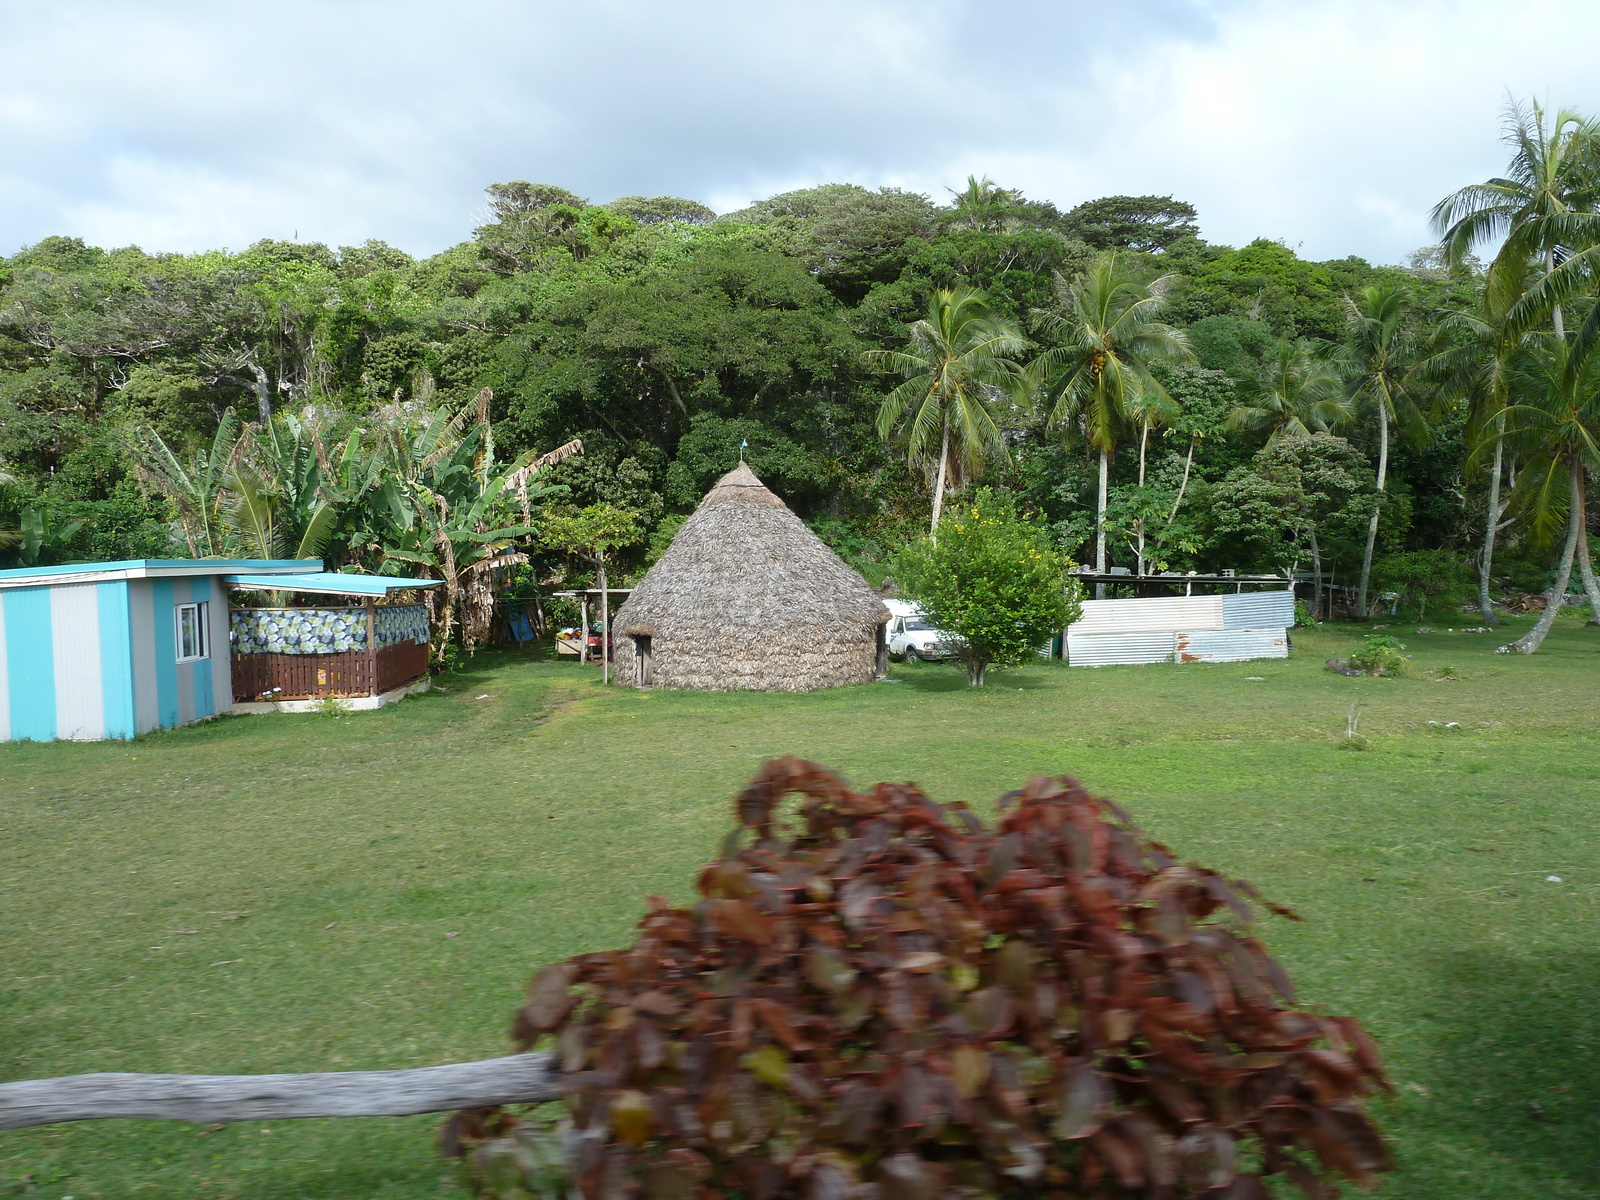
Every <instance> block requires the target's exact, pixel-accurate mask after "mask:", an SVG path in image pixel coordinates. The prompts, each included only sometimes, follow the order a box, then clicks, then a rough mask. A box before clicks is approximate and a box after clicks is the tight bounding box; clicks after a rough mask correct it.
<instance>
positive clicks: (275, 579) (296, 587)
mask: <svg viewBox="0 0 1600 1200" xmlns="http://www.w3.org/2000/svg"><path fill="white" fill-rule="evenodd" d="M319 565H320V564H319ZM222 582H223V583H225V584H227V585H228V586H229V587H237V588H255V589H257V590H259V591H273V592H319V593H323V594H326V595H330V596H387V595H388V594H389V593H390V592H403V591H407V590H408V589H410V588H431V587H438V586H439V585H440V584H441V583H442V582H444V581H443V580H441V579H401V578H399V577H397V576H394V575H341V574H338V573H336V572H333V571H314V572H311V573H309V574H304V575H270V574H268V575H263V574H249V575H224V576H223V577H222Z"/></svg>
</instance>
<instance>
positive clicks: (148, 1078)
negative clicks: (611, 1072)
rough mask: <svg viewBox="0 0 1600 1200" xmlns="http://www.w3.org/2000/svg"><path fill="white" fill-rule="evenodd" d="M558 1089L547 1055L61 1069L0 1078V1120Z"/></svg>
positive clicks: (434, 1102) (211, 1115)
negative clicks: (370, 1063) (177, 1070)
mask: <svg viewBox="0 0 1600 1200" xmlns="http://www.w3.org/2000/svg"><path fill="white" fill-rule="evenodd" d="M560 1095H561V1089H560V1083H559V1075H558V1068H557V1067H556V1065H555V1063H554V1061H553V1056H552V1055H549V1054H513V1055H510V1056H509V1057H506V1058H490V1059H485V1060H483V1061H481V1062H469V1063H450V1064H449V1065H447V1066H442V1067H420V1068H417V1069H414V1070H407V1071H331V1072H326V1073H322V1074H315V1075H129V1074H121V1073H117V1074H109V1073H108V1074H97V1075H67V1076H64V1077H62V1078H59V1079H29V1080H24V1081H22V1082H20V1083H0V1129H26V1128H28V1127H29V1126H33V1125H53V1124H55V1123H57V1122H60V1121H94V1120H100V1119H103V1118H107V1117H138V1118H143V1119H147V1120H168V1121H194V1122H197V1123H202V1124H210V1123H213V1122H226V1121H281V1120H287V1119H290V1118H295V1117H405V1116H410V1115H412V1114H414V1113H427V1112H449V1111H452V1110H454V1109H458V1108H480V1107H483V1106H484V1105H488V1104H524V1103H531V1102H533V1101H538V1100H556V1099H559V1098H560Z"/></svg>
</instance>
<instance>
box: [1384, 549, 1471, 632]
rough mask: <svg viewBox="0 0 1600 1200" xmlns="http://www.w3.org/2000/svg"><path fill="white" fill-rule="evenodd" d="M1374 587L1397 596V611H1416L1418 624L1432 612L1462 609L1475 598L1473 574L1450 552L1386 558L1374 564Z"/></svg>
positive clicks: (1432, 551) (1418, 551)
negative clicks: (1394, 593) (1473, 595)
mask: <svg viewBox="0 0 1600 1200" xmlns="http://www.w3.org/2000/svg"><path fill="white" fill-rule="evenodd" d="M1372 580H1373V585H1374V586H1375V587H1376V588H1377V590H1378V591H1380V592H1397V593H1398V594H1399V597H1400V598H1399V600H1398V601H1396V605H1395V607H1396V610H1397V611H1400V610H1404V609H1409V608H1412V607H1415V609H1416V613H1417V620H1418V622H1422V621H1426V620H1427V619H1428V613H1429V611H1430V610H1431V611H1433V612H1435V613H1440V612H1445V611H1448V610H1451V609H1455V608H1459V607H1460V606H1461V605H1462V603H1464V602H1465V601H1467V600H1469V599H1470V598H1471V597H1472V592H1473V582H1472V570H1471V568H1470V567H1469V566H1468V565H1467V563H1466V562H1465V561H1464V560H1463V559H1462V558H1461V557H1460V556H1459V555H1457V554H1454V553H1452V552H1451V551H1449V550H1411V551H1407V552H1406V553H1404V554H1385V555H1384V556H1383V557H1382V558H1380V559H1378V560H1377V561H1376V562H1375V563H1373V564H1372Z"/></svg>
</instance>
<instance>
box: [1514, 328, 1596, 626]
mask: <svg viewBox="0 0 1600 1200" xmlns="http://www.w3.org/2000/svg"><path fill="white" fill-rule="evenodd" d="M1530 342H1531V343H1532V344H1530V345H1525V346H1523V347H1520V348H1519V349H1518V351H1517V353H1516V354H1515V355H1514V356H1513V358H1512V362H1511V367H1510V371H1509V377H1510V392H1511V394H1512V395H1513V396H1514V397H1515V398H1516V399H1515V402H1514V403H1512V404H1509V405H1507V406H1506V408H1505V409H1504V411H1503V413H1502V414H1501V415H1502V418H1503V421H1504V425H1505V436H1506V438H1507V439H1508V441H1510V442H1511V444H1513V445H1515V446H1518V447H1519V448H1520V451H1521V453H1522V454H1523V455H1524V456H1525V464H1524V466H1523V468H1522V471H1521V473H1520V474H1519V476H1518V478H1517V483H1516V486H1515V488H1513V489H1512V498H1511V499H1512V504H1513V505H1514V506H1517V507H1519V508H1521V509H1523V510H1524V511H1525V512H1526V513H1527V517H1528V522H1529V526H1530V529H1531V532H1532V534H1533V536H1534V538H1535V539H1540V538H1548V537H1549V536H1550V535H1551V534H1553V533H1554V531H1555V529H1556V527H1557V526H1559V525H1560V524H1561V523H1562V521H1563V518H1564V519H1565V525H1566V530H1565V536H1564V538H1563V539H1562V549H1561V555H1560V557H1559V558H1558V559H1557V562H1556V578H1555V584H1554V587H1553V588H1552V589H1551V591H1550V598H1549V602H1548V603H1547V604H1546V605H1545V610H1544V613H1543V615H1541V616H1540V618H1539V620H1538V622H1537V623H1536V624H1535V625H1534V627H1533V628H1532V629H1530V630H1529V631H1528V632H1527V633H1526V634H1524V635H1523V636H1522V637H1520V638H1518V639H1517V640H1516V641H1515V642H1512V643H1510V644H1509V645H1506V646H1502V647H1500V649H1501V650H1502V651H1504V652H1507V653H1516V654H1532V653H1533V652H1534V651H1535V650H1537V649H1538V648H1539V645H1540V643H1542V642H1543V641H1544V639H1545V635H1546V634H1548V633H1549V632H1550V627H1551V625H1552V624H1554V622H1555V617H1556V612H1557V611H1558V610H1559V609H1560V607H1561V598H1562V596H1564V595H1565V594H1566V591H1567V584H1568V583H1569V582H1570V581H1571V579H1572V563H1573V559H1574V557H1575V556H1576V553H1577V550H1578V544H1579V537H1580V533H1581V531H1582V529H1583V527H1584V524H1585V523H1586V519H1587V513H1586V511H1585V494H1584V493H1585V483H1586V478H1587V475H1588V472H1590V471H1594V470H1597V469H1600V349H1597V348H1596V347H1594V346H1590V347H1589V348H1588V349H1586V350H1580V349H1579V348H1578V347H1576V346H1575V345H1574V343H1573V342H1572V340H1570V339H1567V338H1560V337H1556V336H1555V335H1554V334H1553V333H1550V334H1539V335H1537V336H1536V337H1534V338H1532V339H1530Z"/></svg>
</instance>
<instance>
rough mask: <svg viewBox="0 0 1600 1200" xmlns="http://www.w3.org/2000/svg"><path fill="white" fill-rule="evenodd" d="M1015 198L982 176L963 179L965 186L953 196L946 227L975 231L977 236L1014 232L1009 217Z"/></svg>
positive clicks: (1015, 221)
mask: <svg viewBox="0 0 1600 1200" xmlns="http://www.w3.org/2000/svg"><path fill="white" fill-rule="evenodd" d="M1018 198H1019V197H1018V194H1017V193H1016V192H1015V191H1013V190H1011V189H1010V188H1003V187H1001V186H1000V185H999V184H997V183H996V182H995V181H994V180H992V179H990V178H989V177H988V176H987V175H985V176H984V177H983V178H982V179H979V178H978V177H977V176H976V175H968V176H967V186H966V187H965V188H964V189H963V190H962V191H959V192H956V193H955V200H954V201H953V202H952V203H951V206H950V207H951V209H952V212H951V215H950V217H949V218H948V223H949V226H950V228H952V229H975V230H979V231H981V232H991V233H1008V232H1010V231H1011V230H1013V229H1015V228H1017V225H1018V221H1017V218H1016V216H1015V215H1014V214H1013V213H1012V211H1011V210H1012V208H1013V207H1014V206H1015V205H1016V203H1017V200H1018Z"/></svg>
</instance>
